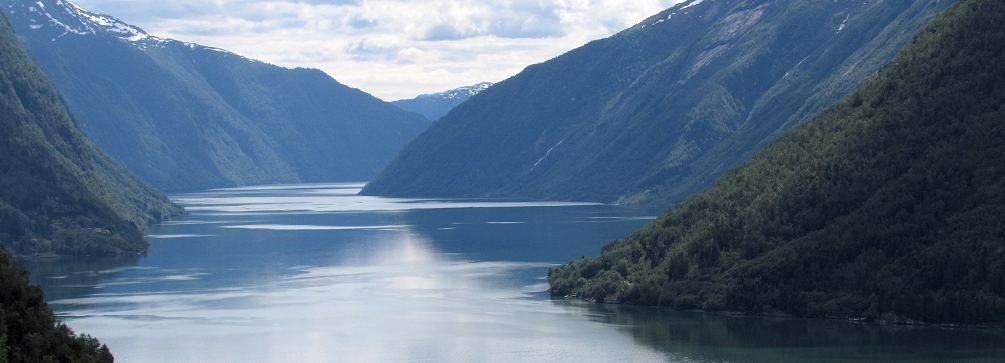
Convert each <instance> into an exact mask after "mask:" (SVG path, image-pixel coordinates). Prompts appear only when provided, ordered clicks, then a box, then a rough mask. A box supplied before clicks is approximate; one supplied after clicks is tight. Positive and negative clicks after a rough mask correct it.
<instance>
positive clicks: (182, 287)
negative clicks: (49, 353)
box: [29, 185, 1005, 362]
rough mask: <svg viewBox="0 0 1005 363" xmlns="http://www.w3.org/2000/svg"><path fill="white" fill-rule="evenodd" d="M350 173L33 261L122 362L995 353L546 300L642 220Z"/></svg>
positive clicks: (882, 329) (985, 337)
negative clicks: (139, 242)
mask: <svg viewBox="0 0 1005 363" xmlns="http://www.w3.org/2000/svg"><path fill="white" fill-rule="evenodd" d="M359 187H360V186H359V185H302V186H279V187H258V188H238V189H227V190H214V191H208V192H204V193H196V194H187V195H178V196H175V197H174V198H175V200H176V201H178V202H179V203H181V204H183V205H184V206H186V208H187V209H188V210H189V211H190V212H191V213H192V214H191V216H189V217H188V218H186V219H185V220H182V221H176V222H171V223H167V224H165V225H162V226H158V227H156V228H153V229H151V230H150V231H149V233H150V236H149V237H150V241H151V244H152V249H153V251H152V252H150V253H149V254H148V255H147V256H144V257H123V258H108V259H94V258H90V259H74V260H66V259H63V260H57V261H34V262H30V263H29V268H31V269H32V273H33V276H32V278H33V280H34V282H35V283H38V284H40V285H42V286H43V289H45V291H46V297H47V300H48V301H49V303H50V305H51V306H52V307H53V309H54V310H55V311H56V312H57V314H58V315H59V316H60V318H61V319H62V320H63V321H65V322H66V323H67V324H68V325H69V326H71V327H72V328H74V329H75V330H76V331H80V332H86V333H88V334H91V335H94V336H96V337H98V338H99V339H101V341H102V342H104V343H106V344H108V346H109V347H110V348H111V349H112V352H113V353H114V354H115V356H116V359H117V360H118V361H120V362H336V361H346V362H348V361H378V362H381V361H383V362H399V361H405V362H412V361H422V362H426V361H428V362H441V361H461V362H469V361H501V362H511V361H572V360H590V361H644V362H650V361H653V362H661V361H666V362H726V361H728V362H778V361H818V362H846V361H855V362H915V361H931V362H1001V361H1003V359H1005V333H1002V332H998V331H980V330H950V329H938V328H909V327H895V326H882V325H873V324H856V323H849V322H843V321H823V320H802V319H769V318H758V317H730V316H723V315H715V314H701V313H687V312H670V311H662V310H656V309H650V308H634V307H622V306H607V305H597V304H589V303H583V302H579V301H571V300H550V299H549V298H548V296H547V294H546V293H545V290H546V289H547V281H546V274H547V269H548V266H551V265H552V264H555V263H560V262H566V261H569V260H571V259H576V258H579V257H580V256H584V255H585V256H590V255H595V254H596V253H597V252H598V251H599V249H600V246H602V245H604V244H606V243H607V242H609V241H611V240H613V239H617V238H623V237H624V236H625V235H626V234H628V233H629V232H630V231H633V230H635V229H637V228H639V227H641V226H642V225H644V224H645V223H647V222H648V221H649V220H650V219H652V218H653V216H652V215H651V213H646V212H643V211H638V210H632V209H624V208H617V207H611V206H601V205H585V204H564V203H521V202H499V201H470V200H468V201H446V200H403V199H383V198H372V197H359V196H355V195H354V194H355V193H356V192H357V191H358V189H359Z"/></svg>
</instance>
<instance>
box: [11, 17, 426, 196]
mask: <svg viewBox="0 0 1005 363" xmlns="http://www.w3.org/2000/svg"><path fill="white" fill-rule="evenodd" d="M36 3H41V4H43V5H44V6H40V5H37V4H36ZM0 7H3V9H4V10H5V12H7V13H8V16H11V21H12V22H13V24H14V27H15V29H16V30H17V32H18V35H19V36H21V37H22V40H23V41H24V43H25V44H26V45H27V47H28V51H29V52H30V54H31V55H32V56H33V57H34V58H35V59H36V60H37V61H38V63H39V65H40V66H41V67H42V69H43V70H44V71H45V73H46V74H47V75H48V76H49V78H50V79H52V81H53V83H55V84H56V85H57V87H59V89H60V91H61V92H62V93H63V94H64V95H65V97H66V100H67V103H68V104H69V106H70V109H71V110H72V111H73V113H74V114H75V115H76V117H77V118H78V119H79V120H80V125H81V128H82V129H83V130H84V132H85V133H86V134H87V136H88V137H89V138H90V139H91V140H93V141H94V143H95V144H97V145H98V146H100V147H101V148H102V149H104V150H105V151H106V152H108V154H110V155H112V156H113V157H114V158H115V159H116V160H118V161H120V162H121V163H122V164H124V165H125V166H127V167H128V168H129V169H130V170H132V171H133V172H135V173H136V174H137V175H139V176H140V177H141V178H142V179H143V180H145V181H147V182H149V183H150V184H152V185H153V186H155V187H157V188H158V189H160V190H163V191H192V190H203V189H207V188H217V187H231V186H243V185H255V184H273V183H296V182H345V181H354V182H358V181H366V180H369V179H371V178H372V177H373V176H374V175H376V174H377V172H379V171H380V170H381V169H382V168H383V166H384V165H386V164H387V162H388V161H390V160H391V158H393V157H394V155H396V154H397V152H398V151H399V150H400V149H401V148H402V147H403V146H404V145H405V144H406V143H407V142H408V141H409V140H411V139H412V138H413V137H415V135H418V134H419V133H420V132H422V130H424V129H425V128H426V127H427V126H428V125H429V121H428V120H426V119H424V118H423V117H421V116H419V115H416V114H413V113H410V112H406V111H403V110H401V109H399V108H397V107H395V106H393V105H391V104H389V103H386V102H383V101H381V100H380V99H377V98H376V97H373V96H371V95H369V94H367V93H365V92H363V91H360V90H358V89H354V88H350V87H348V86H345V85H343V84H340V83H338V82H337V81H336V80H335V79H333V78H331V77H330V76H328V75H326V74H325V73H323V72H321V71H319V70H315V69H288V68H283V67H278V66H275V65H271V64H267V63H263V62H259V61H255V60H251V59H247V58H244V57H241V56H238V55H236V54H233V53H230V52H227V51H224V50H221V49H216V48H209V47H204V46H200V45H196V44H191V43H185V42H180V41H175V40H170V39H161V38H157V37H153V36H150V35H148V34H146V33H145V32H143V31H142V30H141V29H139V28H137V27H134V26H131V25H129V24H125V23H123V22H121V21H119V20H118V19H115V18H114V17H111V16H108V15H103V14H96V13H91V12H88V11H87V10H84V9H81V8H79V7H76V6H75V5H73V4H71V3H70V2H67V1H57V0H42V1H28V0H0Z"/></svg>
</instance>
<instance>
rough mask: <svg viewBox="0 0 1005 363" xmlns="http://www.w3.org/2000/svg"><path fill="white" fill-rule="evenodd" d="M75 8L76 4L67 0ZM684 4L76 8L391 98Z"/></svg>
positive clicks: (456, 0)
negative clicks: (325, 76)
mask: <svg viewBox="0 0 1005 363" xmlns="http://www.w3.org/2000/svg"><path fill="white" fill-rule="evenodd" d="M71 1H72V0H71ZM679 1H680V0H638V1H631V2H625V1H622V0H453V1H449V0H411V1H404V0H213V1H206V0H161V1H147V0H77V1H74V3H75V4H77V5H79V6H81V7H83V8H85V9H88V10H91V11H96V12H100V13H106V14H108V15H112V16H115V17H117V18H119V19H122V20H123V21H125V22H127V23H130V24H133V25H136V26H139V27H141V28H143V29H144V30H146V31H147V32H149V33H151V34H153V35H157V36H161V37H166V38H174V39H178V40H182V41H187V42H194V43H199V44H204V45H207V46H212V47H218V48H223V49H227V50H229V51H232V52H234V53H237V54H241V55H243V56H246V57H249V58H254V59H258V60H262V61H265V62H269V63H273V64H277V65H281V66H286V67H311V68H318V69H321V70H324V71H325V72H326V73H328V74H329V75H331V76H332V77H334V78H336V79H338V80H339V81H340V82H342V83H345V84H347V85H349V86H352V87H356V88H359V89H362V90H364V91H367V92H370V93H372V94H374V95H375V96H377V97H380V98H383V99H385V100H389V101H390V100H395V99H401V98H411V97H414V96H416V95H418V94H422V93H433V92H439V91H443V90H447V89H450V88H455V87H460V86H466V85H471V84H475V83H478V82H482V81H492V82H498V81H501V80H503V79H505V78H508V77H510V76H512V75H514V74H516V73H518V72H519V71H520V70H522V69H523V68H524V67H526V66H527V65H530V64H534V63H540V62H543V61H545V60H547V59H550V58H552V57H555V56H558V55H560V54H562V53H564V52H566V51H569V50H571V49H573V48H576V47H578V46H580V45H583V44H585V43H587V42H589V41H590V40H594V39H598V38H602V37H606V36H609V35H611V34H614V33H616V32H618V31H620V30H622V29H624V28H627V27H629V26H632V25H634V24H636V23H637V22H639V21H642V20H643V19H645V18H646V17H648V16H650V15H652V14H655V13H657V12H659V11H661V10H663V9H665V8H668V7H670V6H672V5H673V4H675V3H677V2H679Z"/></svg>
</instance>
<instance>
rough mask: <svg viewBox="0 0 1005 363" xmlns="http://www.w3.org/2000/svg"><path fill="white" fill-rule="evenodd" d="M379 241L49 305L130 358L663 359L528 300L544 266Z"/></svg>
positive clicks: (412, 238)
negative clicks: (195, 286)
mask: <svg viewBox="0 0 1005 363" xmlns="http://www.w3.org/2000/svg"><path fill="white" fill-rule="evenodd" d="M371 243H372V244H371V247H372V248H370V249H366V250H355V252H356V253H355V255H354V254H353V253H350V254H347V255H345V256H346V257H347V259H346V260H344V261H342V263H336V264H332V265H329V266H301V267H297V268H295V269H293V270H294V271H293V273H291V274H290V276H287V277H284V278H280V279H276V280H271V281H267V282H265V283H262V284H255V285H245V286H231V287H226V288H212V289H205V290H185V291H165V292H160V293H112V292H109V293H97V294H92V295H90V296H87V297H81V298H74V299H62V300H56V301H53V302H52V304H53V306H54V307H55V308H57V309H58V310H59V311H63V312H64V313H63V317H65V318H67V319H68V320H69V321H70V322H71V325H72V326H73V327H74V328H75V329H78V330H81V331H86V332H89V333H91V334H94V335H96V336H100V337H101V339H102V341H104V342H106V343H107V344H108V345H109V346H110V347H111V348H112V349H113V351H114V352H116V354H117V355H118V356H120V357H131V358H133V359H128V360H129V361H135V360H142V361H152V362H160V361H163V362H169V361H186V362H220V361H226V362H238V361H240V362H256V361H260V362H291V361H296V362H329V361H333V360H338V361H472V360H476V361H514V360H565V359H570V358H577V359H586V358H597V357H606V358H607V359H608V360H611V359H616V358H618V359H620V358H630V359H643V360H647V361H652V360H659V359H661V355H660V354H659V353H657V352H656V351H654V350H650V349H639V348H638V347H635V346H634V345H633V344H632V342H631V340H630V339H629V338H628V337H626V336H624V335H622V334H620V333H618V332H617V331H616V330H614V329H610V328H607V329H605V328H603V327H602V326H600V325H597V324H594V323H591V322H589V321H586V320H575V319H573V320H570V319H568V312H567V311H566V310H565V309H561V308H557V307H556V306H554V305H552V304H550V303H548V302H547V301H546V300H542V299H534V298H530V297H531V296H532V295H534V294H537V293H539V292H540V291H541V290H542V289H544V285H543V284H544V281H543V280H541V279H537V280H536V281H534V280H530V281H529V280H527V279H525V278H521V277H520V276H523V275H524V273H532V274H540V273H541V270H542V269H543V268H546V267H547V264H543V263H525V262H491V261H481V262H477V261H466V260H459V259H456V258H454V257H453V256H451V255H447V254H443V253H440V252H438V251H437V250H435V249H434V248H433V247H432V245H431V243H430V241H429V240H426V239H423V238H420V237H417V236H416V235H414V234H412V233H409V232H408V231H403V232H401V233H400V234H398V235H396V236H394V238H385V239H381V240H375V241H371ZM171 276H175V275H171ZM163 277H164V278H165V279H166V278H168V276H163ZM196 278H198V277H196ZM125 280H127V281H128V280H129V279H128V278H126V279H125ZM584 331H587V332H589V333H587V334H583V332H584ZM179 347H184V349H179ZM137 358H142V359H137Z"/></svg>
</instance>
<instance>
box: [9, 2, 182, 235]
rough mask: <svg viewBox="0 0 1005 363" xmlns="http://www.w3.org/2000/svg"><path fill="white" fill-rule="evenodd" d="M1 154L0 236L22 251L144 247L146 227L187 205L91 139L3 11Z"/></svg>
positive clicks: (177, 214) (174, 214)
mask: <svg viewBox="0 0 1005 363" xmlns="http://www.w3.org/2000/svg"><path fill="white" fill-rule="evenodd" d="M0 155H2V156H3V157H0V244H3V245H4V246H7V247H8V248H11V249H12V251H13V252H15V253H17V254H22V255H26V254H32V253H58V254H121V253H142V252H145V251H146V249H147V242H146V241H145V240H143V234H142V232H141V229H142V228H145V227H146V226H147V225H149V224H152V223H155V222H160V221H162V220H164V219H168V218H171V217H175V216H179V215H181V214H182V213H183V211H182V210H181V208H180V207H178V206H176V205H174V204H172V203H171V202H170V201H169V200H168V199H167V198H166V197H165V196H164V195H162V194H161V193H160V192H158V191H156V190H154V189H153V188H152V187H151V186H150V185H148V184H146V183H144V182H143V181H141V180H140V179H139V178H137V177H136V176H135V175H133V174H132V173H130V172H129V171H128V170H126V169H125V168H124V167H123V166H122V165H120V164H119V163H117V162H115V160H114V159H112V158H111V157H110V156H108V155H107V154H105V153H104V152H103V151H101V150H100V149H98V148H97V147H96V146H94V144H92V143H91V142H90V141H88V140H87V138H86V137H85V136H84V134H83V133H82V132H81V131H80V130H79V128H78V127H77V122H76V119H75V118H74V117H73V116H72V115H71V114H70V113H69V112H68V107H67V105H66V103H64V101H63V98H62V97H61V95H60V93H59V91H58V90H56V88H55V87H54V86H53V85H52V83H50V82H49V80H48V79H46V77H45V74H43V73H42V71H41V70H40V69H39V68H38V66H37V65H35V64H34V62H33V61H32V59H31V56H29V55H28V53H27V52H26V51H25V49H24V47H23V45H22V44H21V42H20V41H18V39H17V36H16V35H15V34H14V31H13V29H12V28H11V27H10V23H9V22H8V21H7V17H6V16H3V17H0Z"/></svg>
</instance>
